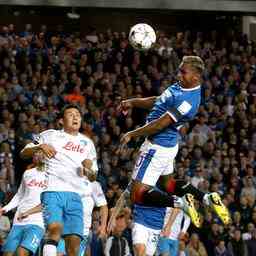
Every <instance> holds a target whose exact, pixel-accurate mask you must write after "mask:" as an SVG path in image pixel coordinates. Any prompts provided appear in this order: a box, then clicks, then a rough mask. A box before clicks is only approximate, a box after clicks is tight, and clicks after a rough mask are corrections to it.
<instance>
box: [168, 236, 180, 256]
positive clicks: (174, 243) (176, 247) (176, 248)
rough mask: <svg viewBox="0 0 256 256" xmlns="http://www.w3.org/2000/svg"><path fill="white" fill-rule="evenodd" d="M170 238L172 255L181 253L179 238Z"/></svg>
mask: <svg viewBox="0 0 256 256" xmlns="http://www.w3.org/2000/svg"><path fill="white" fill-rule="evenodd" d="M169 240H170V247H169V248H170V251H169V252H170V255H178V254H179V240H171V239H169Z"/></svg>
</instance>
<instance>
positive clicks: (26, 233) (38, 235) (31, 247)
mask: <svg viewBox="0 0 256 256" xmlns="http://www.w3.org/2000/svg"><path fill="white" fill-rule="evenodd" d="M43 236H44V229H43V228H41V227H39V226H37V225H26V226H25V227H24V230H23V236H22V241H21V242H20V245H19V247H18V256H27V255H30V254H35V253H36V251H37V249H38V248H39V246H40V243H41V241H42V239H43Z"/></svg>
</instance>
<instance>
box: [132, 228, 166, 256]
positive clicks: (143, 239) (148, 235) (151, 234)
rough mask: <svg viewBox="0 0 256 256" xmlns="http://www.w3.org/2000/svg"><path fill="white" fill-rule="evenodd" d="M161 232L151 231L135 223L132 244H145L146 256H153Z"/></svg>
mask: <svg viewBox="0 0 256 256" xmlns="http://www.w3.org/2000/svg"><path fill="white" fill-rule="evenodd" d="M160 233H161V230H156V229H151V228H148V227H145V226H143V225H141V224H139V223H133V227H132V244H133V246H134V245H136V244H144V245H145V247H146V255H147V256H153V255H154V253H155V251H156V248H157V244H158V240H159V238H160Z"/></svg>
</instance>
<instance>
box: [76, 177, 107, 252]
mask: <svg viewBox="0 0 256 256" xmlns="http://www.w3.org/2000/svg"><path fill="white" fill-rule="evenodd" d="M85 182H89V181H85ZM89 183H90V186H91V188H92V190H91V193H90V194H84V195H83V196H82V203H83V207H84V239H83V240H82V242H81V244H80V251H79V256H83V255H84V253H85V251H86V248H87V245H88V239H89V233H90V228H91V225H92V211H93V208H94V207H95V206H96V207H100V226H99V228H98V233H99V237H104V236H105V234H106V228H107V219H108V207H107V200H106V198H105V195H104V193H103V191H102V188H101V185H100V183H99V182H97V181H94V182H89Z"/></svg>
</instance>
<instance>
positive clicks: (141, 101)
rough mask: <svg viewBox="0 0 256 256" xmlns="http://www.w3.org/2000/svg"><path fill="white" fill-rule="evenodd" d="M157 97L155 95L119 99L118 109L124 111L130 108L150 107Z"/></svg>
mask: <svg viewBox="0 0 256 256" xmlns="http://www.w3.org/2000/svg"><path fill="white" fill-rule="evenodd" d="M156 99H157V96H152V97H147V98H133V99H128V100H123V101H121V103H120V105H119V106H118V109H119V110H120V111H126V110H128V109H130V108H144V109H151V108H152V107H153V105H154V103H155V101H156Z"/></svg>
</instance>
